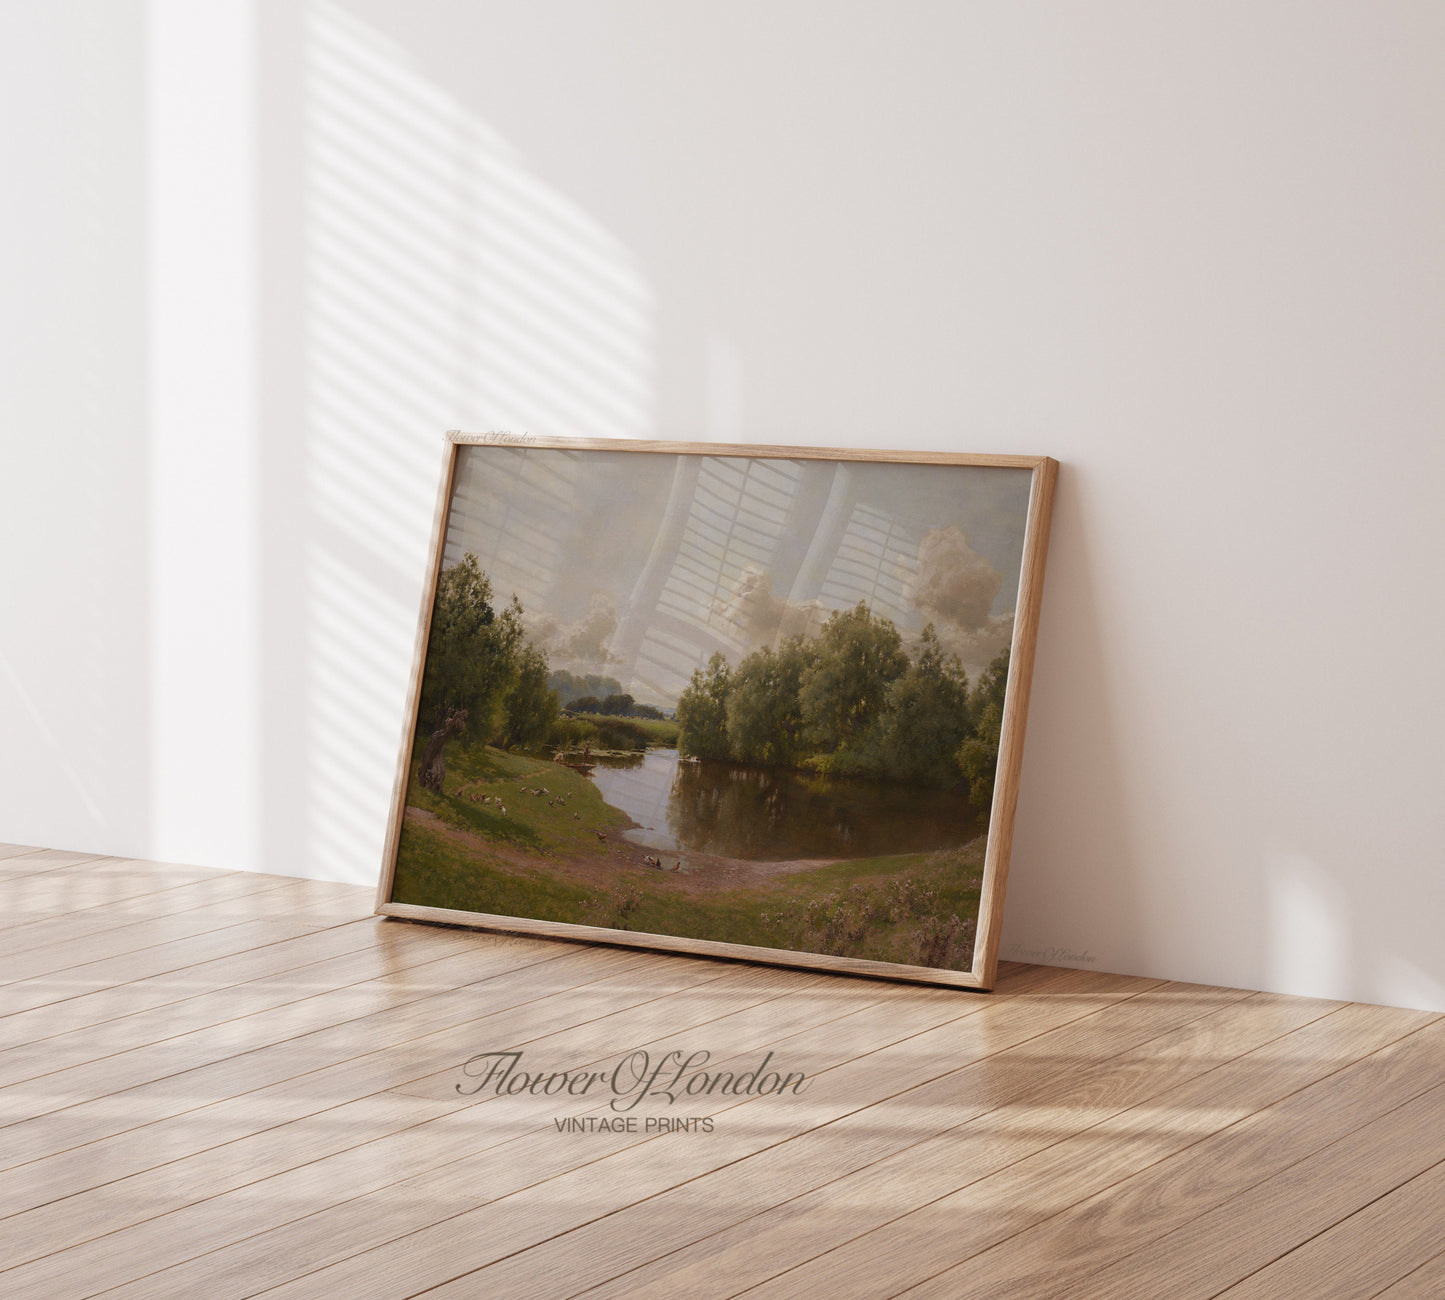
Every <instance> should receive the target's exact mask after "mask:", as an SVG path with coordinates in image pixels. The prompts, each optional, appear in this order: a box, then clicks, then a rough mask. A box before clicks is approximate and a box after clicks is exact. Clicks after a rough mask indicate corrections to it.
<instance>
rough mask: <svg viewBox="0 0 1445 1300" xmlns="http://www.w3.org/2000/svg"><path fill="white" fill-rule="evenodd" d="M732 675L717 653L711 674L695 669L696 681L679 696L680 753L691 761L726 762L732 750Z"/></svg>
mask: <svg viewBox="0 0 1445 1300" xmlns="http://www.w3.org/2000/svg"><path fill="white" fill-rule="evenodd" d="M731 681H732V673H731V671H730V670H729V668H728V661H727V659H726V658H724V656H723V655H722V654H721V652H719V653H715V654H714V655H713V656H712V658H711V659H709V660H708V661H707V671H706V672H704V671H703V670H702V669H701V668H695V669H693V674H692V680H691V681H690V682H689V683H688V686H687V689H686V690H685V691H683V693H682V694H681V695H680V696H679V697H678V701H677V721H678V725H679V726H680V728H681V731H680V734H679V735H678V738H677V748H678V752H679V753H682V754H686V755H688V756H689V757H691V758H715V759H725V758H728V757H730V756H731V755H730V751H729V748H728V725H727V724H728V718H727V702H728V689H729V687H730V685H731Z"/></svg>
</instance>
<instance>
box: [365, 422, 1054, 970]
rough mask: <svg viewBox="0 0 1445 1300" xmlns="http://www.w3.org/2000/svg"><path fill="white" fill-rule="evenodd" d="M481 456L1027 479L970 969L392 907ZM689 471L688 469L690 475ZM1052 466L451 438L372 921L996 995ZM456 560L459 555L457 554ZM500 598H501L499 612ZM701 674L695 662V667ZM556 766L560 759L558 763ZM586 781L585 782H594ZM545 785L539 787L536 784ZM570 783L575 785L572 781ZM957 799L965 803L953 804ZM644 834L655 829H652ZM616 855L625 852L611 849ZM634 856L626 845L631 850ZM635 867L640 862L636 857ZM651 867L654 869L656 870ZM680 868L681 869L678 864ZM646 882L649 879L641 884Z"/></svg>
mask: <svg viewBox="0 0 1445 1300" xmlns="http://www.w3.org/2000/svg"><path fill="white" fill-rule="evenodd" d="M487 449H497V452H498V453H500V452H507V453H510V454H511V455H514V456H515V455H516V454H517V453H518V452H519V451H523V452H524V453H525V454H527V455H531V454H533V453H538V452H540V453H549V452H561V453H566V454H567V455H568V457H569V458H574V459H575V458H580V459H581V460H582V461H583V463H584V465H585V464H586V462H587V458H588V457H589V456H593V457H594V459H598V461H599V464H600V459H601V458H602V457H611V458H612V463H616V462H615V458H616V457H618V456H636V457H651V458H656V457H660V456H665V457H671V458H673V459H674V461H675V462H677V463H679V464H681V461H679V460H678V458H687V459H688V461H692V458H709V459H711V460H712V461H713V462H715V463H722V464H725V465H730V466H731V465H744V464H745V463H746V464H752V463H754V462H775V461H776V462H785V463H787V464H788V465H790V466H802V467H805V468H806V467H807V466H808V465H809V464H810V463H811V462H819V461H822V462H834V463H836V464H838V465H843V466H849V467H860V466H863V467H866V466H869V465H878V466H885V465H895V466H898V465H903V466H919V467H924V466H937V467H940V468H942V467H950V466H962V467H973V468H974V469H979V470H1011V471H1015V478H1014V481H1021V480H1020V476H1019V475H1018V474H1017V472H1018V471H1026V474H1027V480H1026V501H1027V505H1026V517H1025V519H1024V522H1023V531H1022V546H1021V548H1020V549H1021V556H1020V562H1019V567H1018V572H1017V598H1016V604H1015V608H1014V611H1013V614H1012V631H1011V634H1010V635H1009V636H1008V645H1007V648H1008V658H1007V665H1008V668H1007V679H1006V680H1007V685H1006V690H1005V692H1004V701H1003V708H1002V719H1001V725H1000V727H999V731H998V742H997V743H998V758H997V766H996V769H995V772H994V780H993V793H992V801H991V804H989V806H988V820H987V831H986V836H987V838H986V843H985V844H984V846H983V849H982V867H981V872H982V874H981V882H980V883H979V885H978V912H977V919H976V924H975V928H974V931H973V935H974V937H973V941H972V959H971V962H969V964H968V966H967V968H966V969H965V968H962V966H961V965H960V963H957V962H955V963H954V964H955V965H956V966H959V968H957V969H954V968H942V967H939V966H928V965H918V964H914V963H909V962H904V961H884V960H875V959H872V958H868V957H863V956H852V955H837V954H835V953H830V952H824V951H809V950H802V949H796V948H783V947H770V946H762V945H756V944H748V943H737V942H728V941H722V940H716V939H709V938H700V937H692V936H688V935H675V934H656V933H648V932H644V931H640V930H632V929H623V928H617V927H616V926H609V925H605V924H584V923H578V922H575V921H564V920H555V919H546V918H543V917H531V916H515V915H502V914H496V913H492V912H485V911H475V910H469V909H467V908H458V907H447V906H432V905H429V904H427V903H425V902H415V901H412V902H407V901H400V900H399V899H397V898H396V897H395V894H396V886H397V867H398V856H399V853H400V852H401V849H402V841H403V827H404V823H405V821H406V814H407V808H408V793H409V783H410V782H411V780H412V778H413V773H414V772H415V770H416V768H417V762H418V759H417V740H418V733H419V729H420V728H421V727H422V725H423V724H422V722H421V720H420V719H419V710H420V707H421V704H422V685H423V677H424V673H425V671H426V666H427V654H428V640H429V631H430V627H431V622H432V612H433V606H434V603H435V601H436V597H437V593H438V585H439V581H440V579H441V576H442V573H443V569H444V562H445V559H446V554H447V545H448V530H449V522H450V521H451V516H452V512H453V511H454V510H455V509H457V508H458V506H457V488H458V469H459V464H460V462H461V458H462V457H463V456H471V457H476V456H478V455H482V456H485V455H488V454H493V455H495V454H497V453H489V452H488V450H487ZM686 468H687V469H692V468H693V466H692V464H688V465H687V466H686ZM1057 469H1058V465H1057V462H1055V461H1054V460H1052V459H1051V458H1049V457H1045V456H991V455H968V454H954V453H939V452H898V451H863V450H856V449H842V448H815V447H777V446H740V445H730V444H728V445H725V444H717V443H673V442H660V441H659V442H654V441H631V440H617V439H582V438H578V439H572V438H544V437H534V436H531V435H522V436H516V435H511V434H504V433H485V434H464V433H460V432H455V431H453V432H451V433H448V434H447V442H446V448H445V455H444V459H443V466H442V475H441V485H440V490H439V493H438V497H437V506H436V514H435V518H434V521H433V525H432V534H431V544H430V558H429V561H428V567H427V572H426V582H425V586H424V590H423V597H422V606H421V611H420V617H419V620H418V625H417V635H416V647H415V654H414V659H413V665H412V673H411V680H410V686H409V689H408V693H407V701H406V713H405V717H406V725H405V728H404V735H403V736H402V742H401V747H400V753H399V756H398V761H397V771H396V780H395V785H394V790H393V796H392V804H391V810H390V818H389V822H388V826H387V834H386V841H385V855H384V859H383V864H382V871H381V878H380V882H379V888H378V897H377V908H376V910H377V912H378V913H379V914H381V915H384V916H391V917H399V918H405V919H410V920H419V921H432V922H440V923H445V924H452V925H458V924H460V925H467V926H472V927H475V928H479V929H486V930H496V931H503V932H510V933H523V934H531V935H542V936H549V937H555V938H562V939H571V940H584V941H592V942H601V943H608V944H623V945H628V946H632V947H642V948H650V949H656V950H663V951H672V952H679V953H695V954H702V955H707V956H712V957H725V958H735V959H741V960H747V961H755V962H764V963H769V964H772V965H781V966H790V967H800V968H805V969H812V970H825V971H837V972H845V973H850V974H854V975H866V976H873V977H882V978H890V979H904V980H912V981H920V982H925V983H931V984H940V985H947V986H951V987H957V988H965V989H979V990H987V989H990V988H992V987H993V984H994V980H995V975H996V970H997V964H998V949H999V940H1000V933H1001V930H1002V924H1003V901H1004V893H1005V887H1006V884H1007V879H1008V871H1009V858H1010V851H1011V847H1012V841H1013V828H1014V814H1015V808H1016V805H1017V800H1018V787H1019V776H1020V771H1021V766H1022V760H1023V741H1024V730H1025V723H1026V718H1027V712H1028V701H1029V687H1030V679H1031V676H1032V670H1033V661H1034V650H1035V643H1036V639H1037V632H1038V621H1039V608H1040V602H1041V598H1042V593H1043V584H1044V567H1045V561H1046V558H1047V551H1048V538H1049V525H1050V518H1051V512H1052V504H1053V494H1054V484H1055V479H1056V476H1057ZM453 549H456V548H455V546H454V547H453ZM507 596H508V593H507V592H506V591H498V592H497V593H496V597H497V604H498V605H499V606H500V605H501V604H502V603H503V602H504V601H505V600H506V599H507ZM697 666H698V667H699V668H701V667H702V665H701V663H699V664H698V665H697ZM558 761H560V756H559V760H558ZM589 774H590V772H589ZM538 779H539V780H540V778H538ZM569 779H570V778H569ZM959 797H960V798H962V797H964V796H959ZM649 829H651V828H649ZM599 838H600V836H599ZM617 847H618V848H621V847H623V846H621V845H618V846H617ZM630 848H631V846H629V849H630ZM634 856H636V854H635V853H634ZM652 861H653V860H652V859H650V858H649V865H651V863H652ZM677 865H678V866H679V867H680V866H681V865H682V863H681V861H679V862H678V864H677ZM638 879H640V880H650V879H652V877H638Z"/></svg>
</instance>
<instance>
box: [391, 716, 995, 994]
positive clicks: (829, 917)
mask: <svg viewBox="0 0 1445 1300" xmlns="http://www.w3.org/2000/svg"><path fill="white" fill-rule="evenodd" d="M653 725H656V726H658V728H659V730H660V729H661V727H663V726H668V725H671V724H666V723H663V724H653ZM412 775H413V780H412V784H411V787H410V791H409V794H408V805H409V806H408V810H407V817H406V821H405V823H404V825H403V829H402V838H401V849H400V852H399V855H398V860H397V869H396V882H395V886H394V889H393V897H394V898H395V899H396V901H398V902H406V903H417V904H423V905H428V906H433V907H446V908H455V909H458V910H462V911H474V912H490V913H494V914H499V915H507V916H527V917H536V918H539V919H545V920H553V921H568V922H576V923H581V924H586V925H600V926H606V927H609V928H618V929H627V930H633V931H645V932H648V933H654V934H674V935H685V936H689V937H693V938H701V939H714V940H721V941H724V942H731V943H745V944H754V945H758V946H762V947H774V948H790V949H791V948H799V949H804V950H807V951H815V952H832V953H837V954H839V955H848V956H857V957H870V958H874V959H877V960H881V961H902V962H910V963H918V964H925V965H940V966H943V965H946V966H960V967H966V966H967V965H968V964H969V958H970V954H971V951H972V934H973V929H972V927H973V923H974V920H975V918H976V917H977V914H978V898H979V885H980V881H981V877H982V870H983V840H982V839H978V840H975V841H974V842H973V843H972V844H969V845H965V846H963V847H961V848H958V849H952V850H945V851H943V852H938V853H909V854H898V855H892V856H882V857H872V858H860V859H852V860H847V861H836V862H831V863H827V864H823V865H805V864H786V865H787V866H788V869H787V870H773V871H768V870H765V868H767V867H768V866H770V865H774V866H775V865H776V864H753V863H744V862H736V861H734V860H729V859H706V860H705V861H704V862H703V865H702V867H701V868H700V869H698V870H696V871H693V870H692V869H691V867H692V862H691V861H690V862H689V868H690V869H689V871H687V872H677V873H672V872H666V871H658V870H655V869H653V868H650V867H648V866H647V865H646V864H645V861H644V858H645V855H646V851H645V850H644V849H642V848H639V847H638V846H636V845H633V844H631V843H629V842H628V841H625V840H623V839H622V838H621V835H620V832H621V831H622V830H625V829H626V828H627V827H628V826H629V825H630V824H631V823H630V821H629V819H628V818H627V816H626V815H625V814H624V813H622V812H619V811H618V810H617V809H615V808H612V807H611V806H609V805H608V804H607V803H605V802H604V801H603V799H602V797H601V794H600V793H599V792H598V790H597V787H596V786H595V785H593V783H592V782H591V781H590V780H588V779H587V778H586V777H584V776H582V775H580V774H579V773H577V772H573V771H571V770H569V769H567V768H565V767H562V766H561V765H559V764H556V763H548V762H545V761H542V760H539V759H536V758H529V757H525V756H522V755H517V754H509V753H505V752H503V751H500V750H496V749H492V748H490V747H481V746H479V747H476V748H474V749H472V750H471V751H466V752H463V751H460V750H458V751H457V752H456V753H454V754H453V753H449V754H448V756H447V775H446V781H445V783H444V788H443V793H442V794H441V795H437V794H435V793H434V792H432V791H428V790H423V789H421V787H420V782H419V781H417V780H416V779H415V776H416V773H415V764H414V765H413V773H412ZM664 856H669V855H664ZM670 856H671V857H673V858H674V859H675V858H676V856H677V855H670ZM690 856H700V855H690ZM955 916H956V917H957V918H958V923H957V925H955V924H953V922H952V920H951V918H953V917H955ZM925 959H927V960H925Z"/></svg>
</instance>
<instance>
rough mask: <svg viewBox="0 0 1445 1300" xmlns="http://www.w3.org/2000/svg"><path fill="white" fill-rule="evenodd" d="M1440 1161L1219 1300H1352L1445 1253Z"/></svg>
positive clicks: (1444, 1172)
mask: <svg viewBox="0 0 1445 1300" xmlns="http://www.w3.org/2000/svg"><path fill="white" fill-rule="evenodd" d="M1441 1206H1445V1162H1441V1163H1439V1164H1436V1165H1434V1166H1433V1167H1432V1168H1430V1169H1427V1170H1426V1171H1425V1172H1424V1173H1422V1174H1419V1175H1417V1176H1416V1177H1414V1178H1411V1179H1410V1180H1409V1181H1408V1182H1405V1183H1403V1184H1401V1185H1400V1186H1399V1187H1397V1188H1395V1190H1394V1191H1391V1192H1387V1193H1386V1194H1385V1195H1384V1196H1381V1197H1380V1198H1379V1199H1378V1200H1376V1201H1372V1202H1371V1203H1370V1204H1369V1205H1366V1206H1365V1207H1364V1209H1361V1210H1358V1211H1356V1212H1355V1213H1354V1214H1352V1215H1350V1216H1349V1217H1348V1218H1347V1219H1344V1220H1343V1221H1341V1222H1339V1223H1337V1224H1335V1225H1334V1226H1333V1227H1331V1228H1329V1229H1327V1230H1326V1231H1324V1232H1321V1233H1320V1234H1319V1235H1318V1236H1316V1237H1312V1238H1310V1240H1309V1241H1307V1242H1305V1243H1304V1245H1302V1246H1297V1247H1296V1248H1295V1249H1294V1250H1292V1251H1290V1252H1289V1254H1287V1255H1283V1256H1281V1257H1280V1258H1279V1259H1277V1260H1275V1261H1274V1263H1272V1264H1269V1265H1266V1266H1265V1267H1264V1268H1262V1269H1260V1270H1259V1271H1258V1272H1257V1273H1253V1274H1251V1275H1250V1276H1249V1277H1247V1278H1245V1279H1244V1281H1242V1282H1240V1283H1238V1284H1237V1285H1235V1286H1232V1287H1230V1288H1229V1289H1228V1290H1227V1291H1221V1292H1220V1293H1219V1295H1220V1300H1357V1298H1358V1297H1359V1296H1368V1295H1373V1294H1374V1293H1376V1292H1377V1291H1379V1290H1380V1288H1381V1286H1382V1285H1385V1284H1389V1283H1392V1282H1396V1281H1399V1280H1400V1279H1401V1278H1402V1277H1404V1276H1405V1275H1406V1274H1408V1273H1411V1272H1413V1271H1414V1270H1415V1269H1416V1268H1418V1267H1420V1265H1421V1264H1423V1263H1425V1262H1426V1261H1427V1260H1429V1259H1431V1258H1432V1257H1434V1256H1435V1255H1437V1254H1438V1253H1439V1252H1440V1251H1442V1250H1445V1214H1442V1213H1441Z"/></svg>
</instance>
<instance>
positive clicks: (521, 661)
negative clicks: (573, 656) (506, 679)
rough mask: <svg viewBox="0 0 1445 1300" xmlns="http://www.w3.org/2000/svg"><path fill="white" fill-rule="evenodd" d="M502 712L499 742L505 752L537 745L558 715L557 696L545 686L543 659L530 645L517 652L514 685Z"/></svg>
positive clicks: (558, 703) (544, 663) (545, 664)
mask: <svg viewBox="0 0 1445 1300" xmlns="http://www.w3.org/2000/svg"><path fill="white" fill-rule="evenodd" d="M506 708H507V723H506V732H505V735H504V738H503V739H504V743H505V744H506V745H507V747H508V748H512V747H514V746H517V745H538V744H541V743H542V742H543V741H544V740H546V739H547V734H548V733H549V732H550V731H551V730H552V726H553V724H554V723H555V722H556V721H557V717H558V715H559V713H560V712H561V702H560V701H559V700H558V699H557V693H556V691H554V690H553V689H552V688H551V687H550V686H548V684H547V659H546V656H544V655H543V654H542V652H541V651H540V650H538V649H537V647H536V646H534V645H532V644H530V643H529V644H527V645H524V646H523V647H522V648H521V649H520V650H519V651H518V652H517V678H516V684H515V685H514V686H513V687H512V692H511V694H510V695H509V696H508V697H507V705H506Z"/></svg>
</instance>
